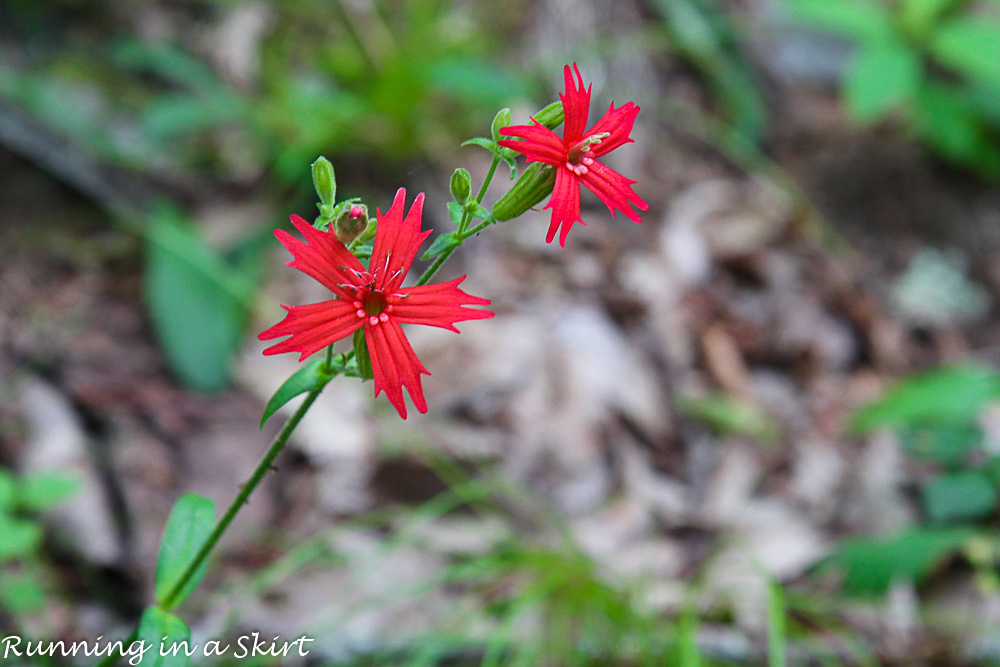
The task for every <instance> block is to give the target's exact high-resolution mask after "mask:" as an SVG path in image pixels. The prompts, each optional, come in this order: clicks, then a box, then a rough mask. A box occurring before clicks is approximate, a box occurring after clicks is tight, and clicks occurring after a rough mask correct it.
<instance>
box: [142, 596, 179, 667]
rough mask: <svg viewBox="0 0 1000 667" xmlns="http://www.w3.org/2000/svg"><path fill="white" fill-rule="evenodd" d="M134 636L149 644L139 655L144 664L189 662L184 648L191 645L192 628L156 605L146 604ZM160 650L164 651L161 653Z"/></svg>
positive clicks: (166, 666)
mask: <svg viewBox="0 0 1000 667" xmlns="http://www.w3.org/2000/svg"><path fill="white" fill-rule="evenodd" d="M136 638H137V639H138V640H139V641H143V642H145V643H146V646H148V647H152V648H149V649H148V650H147V652H146V654H145V656H144V657H143V659H142V663H141V664H142V665H143V666H144V667H146V666H147V665H148V667H186V666H187V665H188V664H190V662H191V659H190V658H189V657H188V655H187V652H186V651H185V648H186V647H190V646H191V630H189V629H188V626H187V624H186V623H184V621H182V620H181V619H179V618H177V617H176V616H174V615H173V614H171V613H169V612H166V611H163V610H162V609H160V608H159V607H147V608H146V611H144V612H143V614H142V619H141V620H140V621H139V629H138V631H137V633H136ZM185 642H186V644H187V646H185ZM161 650H162V653H166V655H161Z"/></svg>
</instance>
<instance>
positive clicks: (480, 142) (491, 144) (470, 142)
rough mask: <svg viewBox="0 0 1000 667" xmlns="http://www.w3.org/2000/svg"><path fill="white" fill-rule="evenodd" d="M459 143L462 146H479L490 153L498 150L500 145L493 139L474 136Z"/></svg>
mask: <svg viewBox="0 0 1000 667" xmlns="http://www.w3.org/2000/svg"><path fill="white" fill-rule="evenodd" d="M461 145H462V147H463V148H464V147H465V146H479V147H481V148H485V149H486V150H488V151H489V152H491V153H496V152H497V151H498V150H500V147H499V146H498V145H497V142H495V141H493V140H492V139H487V138H486V137H475V138H474V139H467V140H465V141H463V142H462V144H461Z"/></svg>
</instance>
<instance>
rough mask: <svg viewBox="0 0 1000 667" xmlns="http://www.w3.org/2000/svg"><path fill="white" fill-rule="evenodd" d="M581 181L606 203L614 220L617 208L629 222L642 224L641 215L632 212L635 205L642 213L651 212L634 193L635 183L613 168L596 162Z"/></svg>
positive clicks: (647, 205)
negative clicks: (633, 186)
mask: <svg viewBox="0 0 1000 667" xmlns="http://www.w3.org/2000/svg"><path fill="white" fill-rule="evenodd" d="M580 180H581V181H583V184H584V185H586V186H587V189H588V190H590V191H591V192H593V193H594V194H595V195H597V196H598V198H599V199H600V200H601V201H602V202H604V205H605V206H607V207H608V209H609V210H610V211H611V217H612V218H613V217H615V209H616V208H617V209H618V210H619V211H621V212H622V213H624V214H625V217H626V218H628V219H629V220H631V221H633V222H641V219H640V218H639V214H638V213H636V212H635V211H634V210H632V206H633V205H634V206H635V207H636V208H638V209H639V210H641V211H648V210H649V204H647V203H646V202H644V201H643V200H642V199H641V198H640V197H639V195H637V194H636V193H635V192H633V191H632V184H633V183H635V181H632V180H629V179H627V178H625V177H624V176H622V175H621V174H619V173H618V172H617V171H615V170H614V169H612V168H611V167H609V166H607V165H605V164H602V163H600V162H597V161H596V160H595V161H594V162H593V163H592V164H591V165H590V167H589V169H588V171H587V173H586V174H584V175H583V176H580ZM556 185H558V183H557V184H556Z"/></svg>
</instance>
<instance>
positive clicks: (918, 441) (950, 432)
mask: <svg viewBox="0 0 1000 667" xmlns="http://www.w3.org/2000/svg"><path fill="white" fill-rule="evenodd" d="M899 440H900V444H901V445H902V447H903V450H904V451H905V452H906V453H907V454H908V455H910V456H911V457H913V458H914V459H917V460H919V461H929V462H933V463H939V464H941V465H946V466H957V465H960V464H962V463H963V462H965V461H966V460H967V459H968V457H969V455H970V454H971V453H973V452H975V451H978V450H979V449H980V447H981V446H982V440H983V434H982V431H980V429H979V427H978V426H977V425H976V424H975V423H956V424H928V425H920V424H918V425H914V426H912V427H904V428H902V429H901V430H900V433H899Z"/></svg>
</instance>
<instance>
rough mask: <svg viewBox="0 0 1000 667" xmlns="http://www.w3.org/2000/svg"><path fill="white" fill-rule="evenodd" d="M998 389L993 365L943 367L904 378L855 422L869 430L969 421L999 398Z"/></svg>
mask: <svg viewBox="0 0 1000 667" xmlns="http://www.w3.org/2000/svg"><path fill="white" fill-rule="evenodd" d="M998 390H1000V381H998V377H997V374H996V372H995V371H993V369H991V368H985V367H982V366H957V367H948V368H940V369H937V370H933V371H930V372H928V373H923V374H921V375H915V376H913V377H910V378H907V379H905V380H902V381H901V382H900V383H899V384H897V385H896V386H895V387H893V388H892V389H891V390H890V391H889V392H888V393H887V394H886V395H885V396H884V397H883V398H882V399H880V400H878V401H876V402H874V403H872V404H871V405H868V406H867V407H865V408H864V409H862V410H861V411H860V412H858V413H857V414H856V415H855V416H854V418H853V419H852V421H851V426H852V429H853V430H854V431H855V432H856V433H868V432H871V431H874V430H876V429H879V428H889V427H898V426H905V425H912V424H916V423H920V422H938V423H955V422H967V421H970V420H973V419H975V417H976V416H977V415H978V414H979V412H980V411H981V410H982V409H983V407H984V406H985V405H986V404H987V403H989V402H990V401H992V400H994V399H996V398H997V396H998Z"/></svg>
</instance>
